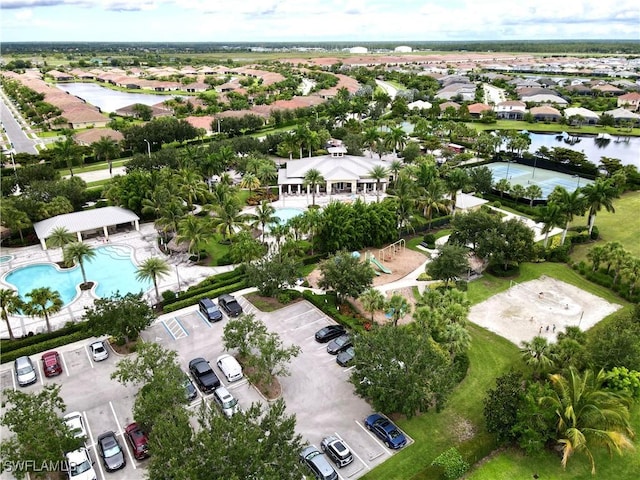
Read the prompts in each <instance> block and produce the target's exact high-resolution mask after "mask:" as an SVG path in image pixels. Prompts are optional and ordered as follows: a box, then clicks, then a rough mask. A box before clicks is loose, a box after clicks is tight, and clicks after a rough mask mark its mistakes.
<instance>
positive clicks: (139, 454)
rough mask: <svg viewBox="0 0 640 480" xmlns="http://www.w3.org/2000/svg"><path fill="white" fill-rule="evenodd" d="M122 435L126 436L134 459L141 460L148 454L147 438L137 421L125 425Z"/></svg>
mask: <svg viewBox="0 0 640 480" xmlns="http://www.w3.org/2000/svg"><path fill="white" fill-rule="evenodd" d="M124 436H125V437H127V441H128V442H129V445H131V449H132V450H133V456H134V457H136V459H138V460H142V459H144V458H147V457H148V456H149V438H148V437H147V434H146V433H144V432H143V431H142V429H141V428H140V426H139V425H138V424H137V423H131V424H129V425H127V426H126V428H125V429H124Z"/></svg>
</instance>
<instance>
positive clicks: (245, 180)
mask: <svg viewBox="0 0 640 480" xmlns="http://www.w3.org/2000/svg"><path fill="white" fill-rule="evenodd" d="M259 186H260V179H259V178H258V177H256V176H255V174H253V173H251V172H247V173H245V174H244V175H243V176H242V180H241V181H240V188H247V189H249V195H251V192H252V191H253V190H255V189H256V188H258V187H259Z"/></svg>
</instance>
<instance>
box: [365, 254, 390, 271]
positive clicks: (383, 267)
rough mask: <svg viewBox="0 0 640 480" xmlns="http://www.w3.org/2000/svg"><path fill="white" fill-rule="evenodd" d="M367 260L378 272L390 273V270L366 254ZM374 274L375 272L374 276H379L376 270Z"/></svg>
mask: <svg viewBox="0 0 640 480" xmlns="http://www.w3.org/2000/svg"><path fill="white" fill-rule="evenodd" d="M368 260H369V263H371V264H373V265H375V266H376V267H377V268H378V270H380V271H381V272H382V273H386V274H390V273H392V272H391V270H389V269H388V268H387V267H385V266H384V265H383V264H381V263H380V262H379V261H378V259H377V258H376V257H374V256H373V255H372V254H368ZM374 272H376V275H379V273H378V271H377V270H374Z"/></svg>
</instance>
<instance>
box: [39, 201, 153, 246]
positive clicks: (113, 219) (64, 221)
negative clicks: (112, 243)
mask: <svg viewBox="0 0 640 480" xmlns="http://www.w3.org/2000/svg"><path fill="white" fill-rule="evenodd" d="M139 221H140V217H138V215H136V214H135V213H133V212H132V211H131V210H127V209H125V208H121V207H102V208H95V209H93V210H83V211H81V212H73V213H65V214H63V215H56V216H55V217H51V218H47V219H46V220H42V221H41V222H36V223H34V224H33V228H34V230H35V231H36V235H37V236H38V240H40V245H42V249H43V250H46V249H47V238H49V237H50V236H51V234H52V232H53V231H54V230H55V229H56V228H64V229H66V230H67V231H68V232H69V233H75V234H76V235H77V236H78V241H79V242H81V241H82V235H83V234H85V235H95V234H96V233H98V234H99V233H100V229H102V233H103V235H104V238H105V240H108V239H109V229H110V228H111V229H112V231H114V230H115V228H116V227H117V226H118V225H123V224H129V225H132V226H133V227H134V228H135V229H136V230H137V231H139V230H140V223H139Z"/></svg>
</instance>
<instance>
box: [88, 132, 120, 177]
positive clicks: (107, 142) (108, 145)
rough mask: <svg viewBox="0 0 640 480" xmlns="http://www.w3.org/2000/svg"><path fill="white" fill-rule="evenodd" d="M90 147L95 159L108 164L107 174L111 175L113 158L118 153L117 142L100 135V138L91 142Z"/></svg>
mask: <svg viewBox="0 0 640 480" xmlns="http://www.w3.org/2000/svg"><path fill="white" fill-rule="evenodd" d="M91 147H92V148H93V154H94V155H95V156H96V158H97V159H99V160H104V161H106V162H107V163H108V164H109V175H110V176H111V173H112V171H113V159H114V158H116V157H117V156H118V154H119V153H120V147H119V146H118V143H117V142H116V141H115V140H114V139H112V138H109V137H106V136H102V137H100V140H98V141H97V142H93V143H92V144H91Z"/></svg>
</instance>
